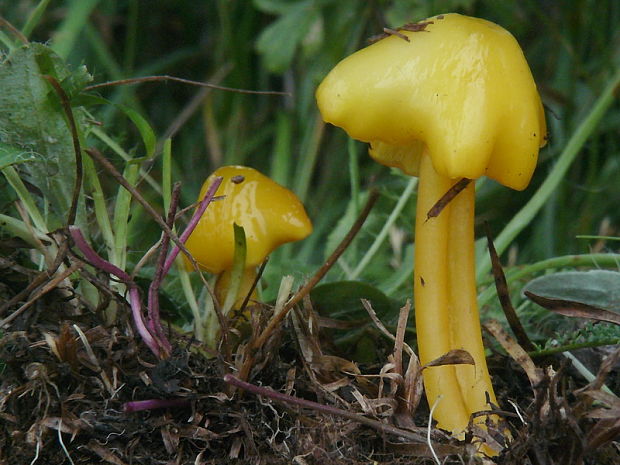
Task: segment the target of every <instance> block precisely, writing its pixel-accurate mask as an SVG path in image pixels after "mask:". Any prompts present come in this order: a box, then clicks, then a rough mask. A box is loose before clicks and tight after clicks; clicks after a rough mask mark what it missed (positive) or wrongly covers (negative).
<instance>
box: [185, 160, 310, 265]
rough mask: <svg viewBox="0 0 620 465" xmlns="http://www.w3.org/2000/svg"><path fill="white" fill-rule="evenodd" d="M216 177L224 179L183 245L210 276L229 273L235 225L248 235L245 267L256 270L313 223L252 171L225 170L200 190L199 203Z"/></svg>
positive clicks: (292, 198) (286, 193)
mask: <svg viewBox="0 0 620 465" xmlns="http://www.w3.org/2000/svg"><path fill="white" fill-rule="evenodd" d="M216 176H222V177H223V178H224V179H223V181H222V184H221V185H220V187H219V188H218V190H217V193H216V195H218V196H225V197H224V198H223V199H221V200H217V201H214V202H212V203H211V204H210V205H209V206H208V207H207V209H206V210H205V212H204V214H203V215H202V217H201V218H200V221H199V222H198V225H197V226H196V229H194V231H193V232H192V234H191V235H190V236H189V238H188V239H187V242H186V243H185V246H186V247H187V250H189V252H190V253H191V254H192V255H193V256H194V259H195V260H196V261H197V262H198V264H199V265H200V267H201V268H202V269H204V270H206V271H209V272H211V273H221V272H222V271H224V270H227V269H230V268H232V265H233V257H234V251H235V243H234V230H233V224H234V223H236V224H238V225H239V226H242V227H243V229H244V231H245V236H246V246H247V254H246V267H251V266H258V265H259V264H260V263H261V262H262V261H263V260H264V259H265V258H266V257H267V255H269V254H270V253H271V252H272V251H273V250H274V249H276V248H277V247H279V246H280V245H282V244H284V243H286V242H293V241H298V240H301V239H304V238H305V237H307V236H308V235H309V234H310V233H311V232H312V223H311V222H310V219H309V218H308V215H307V214H306V211H305V209H304V207H303V205H302V204H301V202H300V201H299V199H298V198H297V196H296V195H295V194H293V192H291V191H290V190H288V189H287V188H285V187H283V186H281V185H280V184H278V183H276V182H274V181H272V180H271V179H269V178H268V177H267V176H265V175H263V174H261V173H260V172H258V171H256V170H255V169H253V168H248V167H245V166H223V167H221V168H219V169H217V170H216V171H215V172H214V173H213V174H211V175H210V176H209V177H208V178H207V180H206V181H205V183H204V184H203V186H202V189H201V190H200V196H199V199H202V198H203V197H204V195H205V193H206V191H207V189H208V188H209V186H210V185H211V183H212V182H213V179H214V178H215V177H216Z"/></svg>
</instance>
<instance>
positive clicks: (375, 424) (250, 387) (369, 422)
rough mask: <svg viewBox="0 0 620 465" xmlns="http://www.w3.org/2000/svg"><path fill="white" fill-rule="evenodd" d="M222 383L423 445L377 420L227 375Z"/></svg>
mask: <svg viewBox="0 0 620 465" xmlns="http://www.w3.org/2000/svg"><path fill="white" fill-rule="evenodd" d="M224 382H225V383H227V384H232V385H233V386H236V387H238V388H241V389H243V390H245V391H249V392H251V393H252V394H256V395H259V396H263V397H267V398H269V399H272V400H275V401H277V402H282V403H285V404H289V405H297V406H298V407H303V408H307V409H312V410H315V411H318V412H321V413H324V414H327V415H336V416H338V417H342V418H346V419H348V420H352V421H356V422H358V423H362V424H364V425H366V426H370V427H371V428H374V429H377V430H379V431H383V432H385V433H390V434H394V435H396V436H399V437H401V438H405V439H409V440H410V441H413V442H420V443H425V442H426V438H424V437H423V436H422V435H420V434H417V433H414V432H412V431H408V430H404V429H400V428H397V427H396V426H393V425H390V424H387V423H383V422H381V421H378V420H373V419H372V418H367V417H364V416H362V415H359V414H357V413H353V412H348V411H346V410H342V409H339V408H337V407H333V406H331V405H323V404H319V403H318V402H313V401H311V400H306V399H300V398H299V397H293V396H289V395H288V394H283V393H281V392H277V391H273V390H271V389H268V388H265V387H262V386H256V385H255V384H251V383H248V382H246V381H241V380H240V379H239V378H237V377H235V376H233V375H231V374H230V373H229V374H225V375H224Z"/></svg>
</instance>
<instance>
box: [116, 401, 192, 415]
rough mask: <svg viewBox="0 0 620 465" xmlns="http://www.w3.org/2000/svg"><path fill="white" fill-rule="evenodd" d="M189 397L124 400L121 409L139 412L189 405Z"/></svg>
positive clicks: (127, 411) (128, 411)
mask: <svg viewBox="0 0 620 465" xmlns="http://www.w3.org/2000/svg"><path fill="white" fill-rule="evenodd" d="M189 405H190V400H189V399H149V400H135V401H132V402H126V403H125V404H123V411H124V412H125V413H131V412H140V411H141V410H154V409H157V408H169V407H189Z"/></svg>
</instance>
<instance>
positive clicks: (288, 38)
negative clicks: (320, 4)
mask: <svg viewBox="0 0 620 465" xmlns="http://www.w3.org/2000/svg"><path fill="white" fill-rule="evenodd" d="M319 14H320V13H319V10H318V9H317V8H315V7H314V2H313V1H311V0H306V1H303V2H299V3H297V4H295V5H294V6H291V8H290V9H289V10H288V11H287V12H286V13H285V14H283V15H282V16H280V18H278V19H277V20H276V21H275V22H273V23H272V24H270V25H269V26H268V27H267V28H266V29H264V30H263V32H262V33H261V34H260V36H259V37H258V40H257V42H256V49H257V51H258V52H259V53H260V54H261V55H263V58H264V63H265V67H266V68H267V69H268V70H269V71H272V72H274V73H279V72H282V71H284V70H286V69H287V68H288V67H289V66H290V64H291V62H292V61H293V57H294V55H295V50H296V49H297V47H298V45H299V44H300V42H301V41H302V40H303V39H304V37H306V34H307V33H308V31H309V30H310V28H311V26H312V24H313V23H315V22H316V21H318V20H319Z"/></svg>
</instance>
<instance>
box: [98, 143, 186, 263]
mask: <svg viewBox="0 0 620 465" xmlns="http://www.w3.org/2000/svg"><path fill="white" fill-rule="evenodd" d="M86 153H87V154H89V155H90V156H91V157H92V158H93V159H95V160H96V161H97V162H98V163H99V164H101V166H103V167H104V168H105V169H106V170H107V171H108V173H110V175H112V177H113V178H114V179H116V181H117V182H118V183H119V184H120V185H121V186H123V187H124V188H125V189H127V191H129V193H130V194H131V195H132V197H133V198H134V199H136V200H137V201H138V203H139V204H140V205H142V206H143V207H144V209H145V210H146V212H147V213H148V214H149V215H150V216H151V217H152V218H153V219H154V220H155V222H156V223H157V224H158V225H159V226H160V227H161V229H162V230H163V231H164V232H165V233H166V234H168V236H170V240H172V241H173V242H174V243H175V244H176V245H177V246H178V247H179V248H180V249H181V251H182V252H183V253H184V254H185V256H186V257H187V258H188V260H189V261H190V262H191V263H192V264H194V266H196V267H197V266H198V265H197V264H196V262H195V260H194V258H193V257H192V256H191V254H190V253H189V252H188V251H187V249H186V248H185V246H184V245H183V243H182V242H181V241H180V240H179V238H178V236H177V235H176V234H175V233H174V231H172V229H170V228H169V227H168V225H167V224H166V222H165V221H164V220H163V219H162V218H161V216H160V215H159V214H158V213H157V212H156V211H155V209H154V208H153V207H152V206H151V204H150V203H148V202H147V201H146V200H145V199H144V197H142V195H141V194H140V192H138V190H137V189H136V188H135V187H133V186H132V185H131V184H130V183H129V182H127V180H126V179H125V178H124V177H123V175H122V174H121V173H119V172H118V170H117V169H116V168H115V167H114V165H113V164H112V163H110V161H109V160H108V159H107V158H106V157H104V156H103V155H102V154H101V152H100V151H99V150H97V149H95V148H89V149H86Z"/></svg>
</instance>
